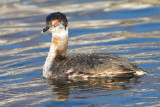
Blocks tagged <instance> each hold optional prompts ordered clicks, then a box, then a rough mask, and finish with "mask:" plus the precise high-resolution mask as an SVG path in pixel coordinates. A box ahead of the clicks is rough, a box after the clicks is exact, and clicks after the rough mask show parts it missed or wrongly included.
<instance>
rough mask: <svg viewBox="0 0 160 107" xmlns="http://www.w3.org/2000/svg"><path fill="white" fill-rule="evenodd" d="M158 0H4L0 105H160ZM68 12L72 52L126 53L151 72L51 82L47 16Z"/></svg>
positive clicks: (0, 36)
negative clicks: (45, 71) (48, 76)
mask: <svg viewBox="0 0 160 107" xmlns="http://www.w3.org/2000/svg"><path fill="white" fill-rule="evenodd" d="M159 5H160V3H159V1H158V0H155V1H149V0H141V1H137V0H129V1H126V0H111V1H109V0H108V1H106V0H81V1H77V0H59V1H55V0H32V1H31V0H1V1H0V10H1V12H0V24H1V26H0V85H1V87H0V105H1V106H3V107H4V106H16V107H22V106H38V107H44V106H53V107H63V106H65V107H70V106H71V107H88V106H93V107H97V106H98V107H105V106H112V107H114V106H115V107H117V106H155V107H157V106H160V88H159V85H160V83H159V82H160V73H159V71H160V15H159V12H160V6H159ZM57 11H60V12H64V13H65V14H66V15H67V17H68V18H69V28H70V29H69V47H68V54H76V53H87V52H101V53H110V54H114V55H119V56H122V57H124V58H126V59H128V60H130V61H131V62H133V63H136V65H138V66H139V67H141V68H143V69H145V70H147V71H148V72H149V74H147V75H145V76H143V77H142V78H133V79H129V80H127V79H125V80H124V79H113V80H111V79H92V80H85V81H80V80H67V81H66V80H64V81H63V80H62V81H49V80H46V79H45V78H43V77H42V67H43V64H44V61H45V58H46V56H47V53H48V51H49V45H50V39H51V36H50V35H51V34H50V33H49V32H47V33H45V34H41V33H40V31H41V30H42V29H43V27H44V26H45V17H46V16H47V15H48V14H49V13H51V12H57Z"/></svg>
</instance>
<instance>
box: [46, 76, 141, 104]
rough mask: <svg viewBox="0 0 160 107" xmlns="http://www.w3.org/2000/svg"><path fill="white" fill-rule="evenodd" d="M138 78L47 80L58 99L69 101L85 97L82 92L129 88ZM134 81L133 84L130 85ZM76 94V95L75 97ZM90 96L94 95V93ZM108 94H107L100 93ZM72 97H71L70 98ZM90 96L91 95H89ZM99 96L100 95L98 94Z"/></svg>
mask: <svg viewBox="0 0 160 107" xmlns="http://www.w3.org/2000/svg"><path fill="white" fill-rule="evenodd" d="M137 80H138V78H132V79H124V78H119V79H117V78H116V79H115V78H110V79H98V78H97V79H89V80H79V79H75V80H47V83H48V84H50V85H51V89H52V92H53V94H56V98H55V100H56V101H68V100H69V99H79V98H83V97H85V96H84V95H81V94H82V93H90V94H91V93H94V92H96V93H99V92H101V91H113V90H128V89H130V88H132V85H133V84H136V83H137V82H138V81H137ZM131 83H132V85H130V84H131ZM74 95H76V97H73V96H74ZM90 96H93V95H92V94H91V95H90ZM100 96H107V94H106V95H105V94H100ZM69 97H70V98H69ZM88 97H89V96H88ZM96 97H98V96H96Z"/></svg>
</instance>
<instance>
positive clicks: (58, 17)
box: [46, 12, 68, 27]
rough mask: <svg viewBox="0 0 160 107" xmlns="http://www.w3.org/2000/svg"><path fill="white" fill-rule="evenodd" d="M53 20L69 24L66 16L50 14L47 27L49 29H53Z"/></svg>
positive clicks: (57, 13) (47, 18)
mask: <svg viewBox="0 0 160 107" xmlns="http://www.w3.org/2000/svg"><path fill="white" fill-rule="evenodd" d="M53 20H58V21H59V22H64V23H65V25H67V24H68V21H67V17H66V15H64V14H63V13H60V12H56V13H51V14H49V15H48V16H47V17H46V25H47V26H48V27H51V26H52V21H53Z"/></svg>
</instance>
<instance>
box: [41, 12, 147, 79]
mask: <svg viewBox="0 0 160 107" xmlns="http://www.w3.org/2000/svg"><path fill="white" fill-rule="evenodd" d="M48 30H49V31H50V32H51V33H52V40H51V45H50V50H49V53H48V56H47V58H46V61H45V64H44V67H43V76H44V77H45V78H49V79H52V78H66V77H67V78H69V79H72V78H103V77H109V78H112V77H113V78H114V77H116V78H117V77H123V78H130V77H135V76H138V77H139V76H142V75H144V74H145V73H146V72H145V71H144V70H143V69H141V68H140V67H138V66H136V65H134V64H132V63H131V62H129V61H127V60H125V59H123V58H122V57H119V56H115V55H111V54H103V53H83V54H74V55H69V56H67V47H68V20H67V17H66V15H65V14H63V13H61V12H55V13H51V14H49V15H48V16H47V17H46V27H45V28H44V29H43V30H42V31H41V33H44V32H46V31H48Z"/></svg>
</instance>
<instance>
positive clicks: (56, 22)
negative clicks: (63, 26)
mask: <svg viewBox="0 0 160 107" xmlns="http://www.w3.org/2000/svg"><path fill="white" fill-rule="evenodd" d="M58 23H59V22H58V20H56V21H55V22H54V24H53V25H52V26H51V28H53V27H54V26H55V25H56V24H58Z"/></svg>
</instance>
